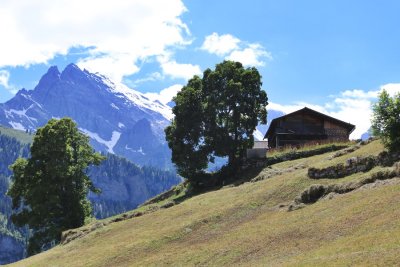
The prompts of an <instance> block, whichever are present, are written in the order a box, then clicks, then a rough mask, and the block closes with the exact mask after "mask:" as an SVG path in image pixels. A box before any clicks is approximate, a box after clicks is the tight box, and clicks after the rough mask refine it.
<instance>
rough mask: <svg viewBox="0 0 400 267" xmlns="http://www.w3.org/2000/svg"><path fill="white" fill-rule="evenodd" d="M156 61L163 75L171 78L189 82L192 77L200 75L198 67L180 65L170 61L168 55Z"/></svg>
mask: <svg viewBox="0 0 400 267" xmlns="http://www.w3.org/2000/svg"><path fill="white" fill-rule="evenodd" d="M157 59H158V61H159V63H160V65H161V69H162V72H163V74H164V75H167V76H170V77H172V78H177V79H184V80H189V79H190V78H192V77H193V75H200V74H201V73H202V72H201V69H200V67H199V65H193V64H181V63H177V62H176V61H175V60H173V59H171V57H170V55H169V54H167V55H163V56H159V57H158V58H157Z"/></svg>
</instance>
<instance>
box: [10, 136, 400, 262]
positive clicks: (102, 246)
mask: <svg viewBox="0 0 400 267" xmlns="http://www.w3.org/2000/svg"><path fill="white" fill-rule="evenodd" d="M382 150H383V147H382V145H381V144H380V142H379V141H374V142H372V143H369V144H367V145H364V146H361V147H359V148H358V149H355V150H354V151H353V152H349V151H348V153H337V152H330V153H325V154H322V155H316V156H312V157H308V158H301V159H297V160H292V161H285V162H281V163H277V164H274V165H272V166H269V167H265V168H262V169H261V170H260V171H259V173H258V174H257V175H254V177H253V178H252V179H250V180H252V181H249V182H246V183H243V184H241V185H238V186H226V187H224V188H222V189H220V190H217V191H212V192H208V193H204V194H200V195H197V196H194V197H192V198H189V199H187V200H185V201H182V202H181V203H180V204H177V205H174V206H172V204H171V205H167V204H168V203H173V201H174V200H175V202H177V201H178V200H179V199H182V197H183V196H184V191H179V190H177V191H176V194H171V195H170V196H168V197H169V198H168V199H166V200H163V201H161V202H159V203H153V204H149V205H147V206H143V207H141V208H139V209H138V210H136V211H132V212H131V213H127V214H125V215H120V216H118V217H114V218H111V219H107V220H103V221H98V222H94V223H93V224H91V225H88V226H86V227H84V228H82V229H76V230H73V231H72V232H70V234H76V235H78V236H79V235H82V237H81V238H77V239H75V240H72V241H71V242H69V243H67V244H64V245H59V246H57V247H55V248H53V249H51V250H50V251H47V252H44V253H42V254H39V255H36V256H34V257H31V258H28V259H25V260H23V261H21V262H18V263H16V264H14V265H15V266H143V265H145V266H160V265H161V266H162V265H173V266H191V265H243V266H321V265H325V266H349V265H359V266H366V265H380V266H393V265H396V264H398V262H400V223H399V218H400V178H398V177H397V178H392V179H388V180H378V181H375V180H374V179H372V178H371V177H381V176H380V174H381V173H384V172H383V171H391V170H392V169H393V168H392V167H382V166H378V167H375V168H373V169H371V170H370V171H368V172H358V173H355V174H352V175H348V176H346V177H344V178H338V179H319V180H313V179H310V178H308V176H307V171H308V168H309V167H315V168H325V167H328V166H332V165H335V164H338V163H344V162H346V160H347V159H349V158H352V157H356V156H363V157H365V156H368V155H373V156H376V155H378V154H379V153H380V152H381V151H382ZM340 154H343V155H341V156H340ZM360 181H362V183H361V182H360ZM364 183H366V185H364V186H361V185H362V184H364ZM313 184H320V185H325V186H327V185H333V184H337V185H340V186H337V188H342V189H343V188H350V187H351V186H352V187H351V188H352V189H355V188H356V187H360V186H361V187H360V188H358V189H355V190H353V191H351V192H348V193H345V194H329V195H328V197H324V198H323V199H320V200H319V201H317V202H315V203H313V204H308V205H303V206H301V207H302V208H300V209H297V210H294V211H288V207H290V206H291V204H292V203H293V201H294V200H295V199H296V197H298V196H299V195H300V194H301V193H302V192H303V191H304V190H305V189H307V188H309V187H310V186H311V185H313ZM160 206H164V207H165V208H159V207H160ZM169 206H172V207H169ZM167 207H168V208H167ZM143 213H144V214H143ZM141 214H143V215H142V216H139V215H141ZM130 217H132V218H130ZM112 221H114V222H112ZM85 234H86V235H85ZM14 265H13V266H14Z"/></svg>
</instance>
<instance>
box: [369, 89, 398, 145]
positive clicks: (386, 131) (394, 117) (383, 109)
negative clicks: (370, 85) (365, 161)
mask: <svg viewBox="0 0 400 267" xmlns="http://www.w3.org/2000/svg"><path fill="white" fill-rule="evenodd" d="M372 132H373V134H374V135H376V136H379V137H380V138H381V140H382V143H383V144H384V146H385V147H386V148H387V149H388V150H389V151H391V152H394V151H400V94H396V95H395V96H394V97H390V96H389V94H388V93H387V91H386V90H383V91H382V92H381V93H380V95H379V100H378V102H377V103H375V104H374V106H373V117H372Z"/></svg>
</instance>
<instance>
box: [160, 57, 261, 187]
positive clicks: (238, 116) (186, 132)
mask: <svg viewBox="0 0 400 267" xmlns="http://www.w3.org/2000/svg"><path fill="white" fill-rule="evenodd" d="M261 85H262V83H261V75H260V74H259V72H258V70H257V69H256V68H244V67H243V65H242V64H241V63H240V62H233V61H224V62H222V63H220V64H217V65H216V68H215V70H211V69H207V70H205V71H204V73H203V78H199V77H197V76H195V77H194V78H193V79H191V80H190V81H189V82H188V84H187V85H186V86H184V87H183V88H182V90H181V91H180V92H179V93H178V94H177V96H176V97H175V98H174V101H175V104H176V106H175V107H174V108H173V113H174V114H175V118H174V119H173V121H172V124H171V125H170V126H169V127H167V128H166V130H165V131H166V139H167V141H168V145H169V147H170V148H171V150H172V161H173V162H174V163H175V165H176V166H177V169H178V172H179V173H180V174H181V175H182V176H184V177H186V178H188V179H191V178H192V177H196V176H197V174H199V173H202V172H203V171H204V169H205V168H206V167H207V164H208V162H209V161H212V160H213V158H214V156H218V157H228V158H229V160H228V167H230V168H236V167H237V166H239V165H240V161H241V159H242V158H243V156H244V153H245V151H246V149H247V148H250V147H252V146H253V144H254V138H253V132H254V130H255V128H256V126H257V124H258V123H259V122H261V123H266V118H267V111H266V106H267V104H268V98H267V94H266V92H265V91H263V90H262V89H261Z"/></svg>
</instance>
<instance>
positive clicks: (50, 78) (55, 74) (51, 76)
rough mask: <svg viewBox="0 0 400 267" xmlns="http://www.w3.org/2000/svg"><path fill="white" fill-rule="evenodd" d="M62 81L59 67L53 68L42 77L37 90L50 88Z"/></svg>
mask: <svg viewBox="0 0 400 267" xmlns="http://www.w3.org/2000/svg"><path fill="white" fill-rule="evenodd" d="M58 80H60V71H59V70H58V68H57V66H51V67H50V68H49V69H48V70H47V72H46V74H45V75H43V76H42V78H41V79H40V81H39V83H38V85H37V86H36V88H44V89H47V88H49V87H50V86H51V85H52V84H53V83H54V82H56V81H58Z"/></svg>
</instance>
